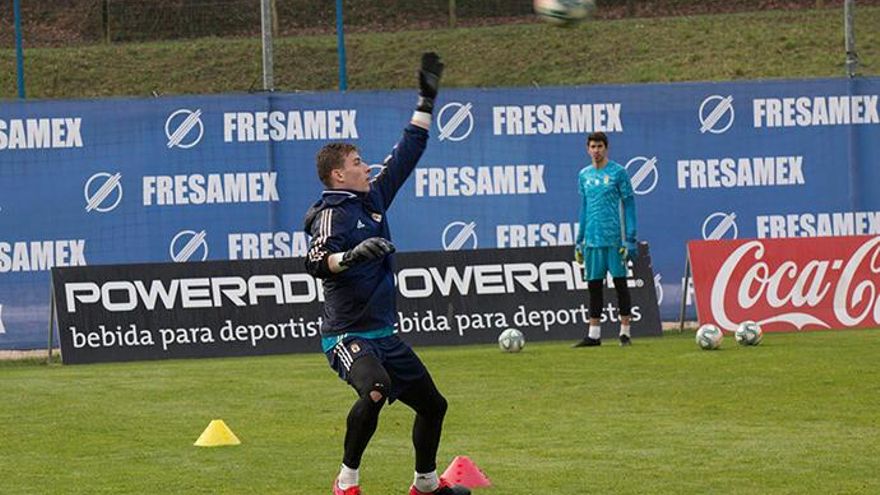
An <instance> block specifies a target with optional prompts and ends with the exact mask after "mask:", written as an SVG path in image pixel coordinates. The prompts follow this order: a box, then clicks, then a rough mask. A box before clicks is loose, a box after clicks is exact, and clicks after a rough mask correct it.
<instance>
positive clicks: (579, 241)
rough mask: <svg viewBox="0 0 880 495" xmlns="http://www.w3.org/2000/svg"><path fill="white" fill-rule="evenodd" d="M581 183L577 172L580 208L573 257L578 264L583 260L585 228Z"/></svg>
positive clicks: (585, 216) (583, 194)
mask: <svg viewBox="0 0 880 495" xmlns="http://www.w3.org/2000/svg"><path fill="white" fill-rule="evenodd" d="M585 194H586V193H585V192H584V188H583V185H582V184H581V176H580V174H578V198H580V208H579V209H578V212H579V214H578V231H577V236H576V237H575V241H574V259H575V261H577V262H578V263H580V264H583V262H584V237H585V232H586V230H587V205H586V204H585V203H586V196H585Z"/></svg>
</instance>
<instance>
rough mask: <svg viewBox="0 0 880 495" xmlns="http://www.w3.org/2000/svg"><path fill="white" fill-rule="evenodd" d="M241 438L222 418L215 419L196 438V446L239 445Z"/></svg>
mask: <svg viewBox="0 0 880 495" xmlns="http://www.w3.org/2000/svg"><path fill="white" fill-rule="evenodd" d="M240 443H241V440H239V439H238V437H237V436H235V433H232V430H230V429H229V427H228V426H226V423H225V422H224V421H223V420H222V419H215V420H213V421H211V423H209V424H208V427H207V428H205V431H203V432H202V435H201V436H200V437H199V439H198V440H196V443H194V444H193V445H195V446H196V447H219V446H221V445H238V444H240Z"/></svg>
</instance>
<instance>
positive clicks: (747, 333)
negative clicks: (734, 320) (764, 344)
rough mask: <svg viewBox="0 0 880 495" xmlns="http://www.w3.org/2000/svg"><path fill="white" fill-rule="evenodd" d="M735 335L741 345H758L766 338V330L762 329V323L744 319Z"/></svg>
mask: <svg viewBox="0 0 880 495" xmlns="http://www.w3.org/2000/svg"><path fill="white" fill-rule="evenodd" d="M733 337H734V338H735V339H736V343H737V344H739V345H758V344H760V343H761V340H762V339H763V338H764V331H763V330H761V325H758V324H757V323H755V322H753V321H744V322H742V323H740V324H739V326H738V327H736V332H735V333H734V334H733Z"/></svg>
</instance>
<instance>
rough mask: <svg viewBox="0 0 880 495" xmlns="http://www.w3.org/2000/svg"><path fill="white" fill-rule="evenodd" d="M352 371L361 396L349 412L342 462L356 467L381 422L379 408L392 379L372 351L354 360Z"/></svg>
mask: <svg viewBox="0 0 880 495" xmlns="http://www.w3.org/2000/svg"><path fill="white" fill-rule="evenodd" d="M349 373H350V374H349V376H350V381H351V386H352V387H354V389H355V390H357V392H358V395H359V396H360V397H358V400H357V401H355V403H354V405H353V406H352V407H351V411H349V412H348V420H347V421H346V430H345V443H344V446H345V453H344V455H343V458H342V462H343V463H345V465H346V466H348V467H350V468H352V469H357V468H359V467H360V465H361V457H362V456H363V454H364V451H365V450H366V449H367V444H368V443H370V438H372V437H373V433H375V431H376V427H377V426H378V424H379V412H380V411H381V410H382V406H383V405H385V400H386V395H385V394H386V390H388V388H389V387H390V386H391V379H390V378H389V376H388V372H387V371H385V368H384V367H383V366H382V364H381V363H380V362H379V360H378V359H376V357H375V356H372V355H366V356H364V357H362V358H360V359H358V360H357V361H355V362H354V364H352V365H351V370H350V372H349Z"/></svg>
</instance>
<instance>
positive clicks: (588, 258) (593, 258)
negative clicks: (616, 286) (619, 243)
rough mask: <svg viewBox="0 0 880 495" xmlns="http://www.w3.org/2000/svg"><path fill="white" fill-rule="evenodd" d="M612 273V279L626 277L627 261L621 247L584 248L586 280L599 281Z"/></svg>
mask: <svg viewBox="0 0 880 495" xmlns="http://www.w3.org/2000/svg"><path fill="white" fill-rule="evenodd" d="M606 272H610V273H611V278H618V277H626V260H625V259H624V258H623V255H621V253H620V247H612V246H608V247H592V248H591V247H588V248H584V280H599V279H603V278H605V273H606Z"/></svg>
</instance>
